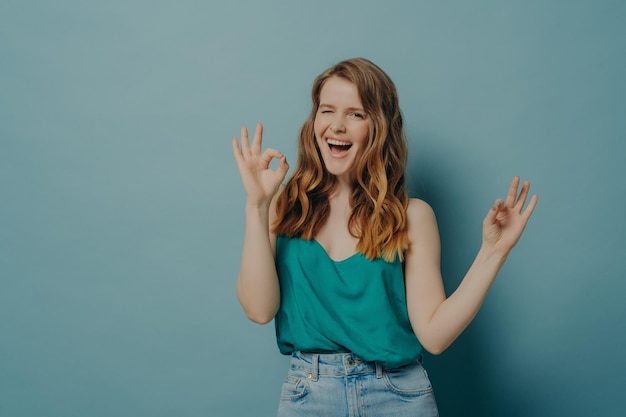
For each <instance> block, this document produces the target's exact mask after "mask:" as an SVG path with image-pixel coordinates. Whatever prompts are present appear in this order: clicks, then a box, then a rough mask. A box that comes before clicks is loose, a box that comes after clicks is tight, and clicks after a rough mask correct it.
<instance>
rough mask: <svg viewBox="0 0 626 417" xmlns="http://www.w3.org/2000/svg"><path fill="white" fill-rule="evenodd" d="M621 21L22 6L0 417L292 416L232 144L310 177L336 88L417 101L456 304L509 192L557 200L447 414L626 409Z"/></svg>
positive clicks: (491, 312) (599, 4)
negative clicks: (357, 86)
mask: <svg viewBox="0 0 626 417" xmlns="http://www.w3.org/2000/svg"><path fill="white" fill-rule="evenodd" d="M624 21H626V3H625V2H623V1H609V0H599V1H580V0H574V1H565V0H563V1H522V0H517V1H486V0H480V1H471V2H469V1H462V0H456V1H440V2H430V1H408V0H407V1H390V2H382V1H373V0H360V1H352V0H350V1H334V0H333V1H330V0H319V1H316V2H311V1H287V0H283V1H278V0H276V1H265V2H260V1H259V2H257V1H225V0H220V1H191V0H183V1H176V2H174V1H171V2H167V1H147V0H146V1H139V0H130V1H128V0H125V1H109V2H87V1H78V0H59V1H54V2H50V1H34V0H33V1H16V0H2V1H1V2H0V222H1V227H0V415H1V416H2V417H5V416H6V417H35V416H42V417H43V416H45V417H56V416H59V417H70V416H81V417H82V416H107V417H109V416H133V417H144V416H146V417H148V416H150V417H151V416H245V415H254V416H272V415H274V413H275V409H276V405H277V401H278V396H279V393H280V386H281V383H282V381H283V378H284V375H285V373H286V370H287V359H286V358H285V357H283V356H281V355H280V354H279V353H278V350H277V348H276V346H275V341H274V333H273V326H272V325H268V326H257V325H255V324H252V323H251V322H248V321H247V319H246V318H245V316H244V314H243V312H242V310H241V308H240V306H239V304H238V302H237V299H236V295H235V279H236V275H237V271H238V262H239V256H240V248H241V241H242V235H243V224H242V221H243V205H244V193H243V190H242V187H241V183H240V179H239V177H238V173H237V170H236V167H235V164H234V162H233V160H232V151H231V138H232V136H233V135H238V134H239V128H240V126H241V125H242V124H246V125H248V126H249V127H253V125H254V123H255V122H256V121H257V120H260V121H263V122H264V124H265V133H266V136H265V144H266V145H267V146H272V147H275V148H278V149H281V150H282V151H283V152H284V153H285V154H287V156H288V160H290V162H291V164H292V167H293V166H294V165H295V156H296V137H297V134H298V131H299V128H300V126H301V123H302V122H303V120H304V118H305V117H306V115H307V114H308V111H309V105H310V104H309V90H310V86H311V83H312V81H313V79H314V77H315V76H316V75H317V74H318V73H320V72H321V71H322V70H324V69H325V68H327V67H328V66H330V65H332V64H334V63H335V62H337V61H339V60H342V59H344V58H348V57H354V56H364V57H367V58H369V59H371V60H373V61H374V62H376V63H377V64H378V65H380V66H381V67H382V68H383V69H384V70H386V71H387V72H388V73H389V74H390V76H391V77H392V78H393V79H394V81H395V82H396V85H397V87H398V90H399V93H400V99H401V105H402V108H403V112H404V115H405V120H406V130H407V134H408V137H409V140H410V152H411V154H410V161H409V167H408V172H407V174H408V182H409V188H410V191H411V195H412V196H417V197H421V198H423V199H425V200H426V201H428V202H429V203H430V204H431V205H432V206H433V208H434V209H435V211H436V213H437V216H438V220H439V226H440V231H441V235H442V245H443V246H442V250H443V251H442V258H443V272H444V280H445V285H446V288H447V290H448V292H450V291H452V290H453V289H454V288H456V286H457V285H458V282H459V281H460V279H461V277H462V275H463V273H464V272H465V270H466V269H467V267H468V266H469V264H470V262H471V261H472V259H473V256H474V255H475V253H476V251H477V250H478V247H479V245H480V227H481V221H482V218H483V216H484V214H485V213H486V211H487V210H488V208H489V207H490V205H491V204H492V202H493V201H494V200H495V198H497V197H500V196H504V194H505V192H506V189H507V185H508V183H509V181H510V179H511V178H512V177H513V176H514V175H516V174H519V175H521V176H523V177H524V178H527V179H530V180H531V181H532V183H533V191H534V192H537V193H538V194H539V196H540V198H539V206H538V208H537V210H536V212H535V215H534V216H533V218H532V219H531V222H530V224H529V227H528V229H527V231H526V234H525V235H524V236H523V237H522V239H521V241H520V243H519V245H518V247H517V248H516V249H515V251H514V252H513V253H512V255H511V256H510V257H509V261H508V263H507V264H506V265H505V267H504V269H503V270H502V272H501V274H500V276H499V278H498V280H497V281H496V283H495V284H494V286H493V288H492V291H491V293H490V294H489V296H488V298H487V300H486V302H485V305H484V307H483V309H482V310H481V312H480V313H479V315H478V316H477V318H476V320H475V321H474V322H473V324H472V325H471V326H470V327H469V328H468V330H467V331H466V332H465V333H464V334H463V335H462V336H461V338H460V339H459V340H458V341H457V342H456V343H455V344H454V345H453V346H452V347H451V348H450V349H449V350H447V351H446V352H444V353H443V354H442V355H440V356H437V357H434V356H430V355H427V356H426V367H427V369H428V370H429V373H430V376H431V379H432V381H433V385H434V387H435V393H436V396H437V399H438V402H439V406H440V410H441V414H442V415H443V416H462V415H463V416H466V415H470V416H509V417H511V416H512V417H517V416H520V417H521V416H581V417H582V416H585V417H586V416H591V415H602V416H618V415H623V414H622V413H623V411H624V409H625V408H626V400H624V396H623V390H624V388H625V387H626V376H625V375H626V373H625V371H626V359H625V358H626V355H624V353H623V352H624V351H625V349H626V324H625V323H626V320H625V313H626V307H625V303H624V294H625V291H626V280H624V271H625V270H626V256H625V255H626V251H625V250H624V241H623V239H624V236H626V220H625V219H624V215H623V207H624V205H625V203H626V185H625V184H626V181H624V174H625V173H626V170H625V169H624V166H623V159H624V156H626V141H625V139H626V118H625V117H624V109H625V102H624V100H625V97H626V78H625V77H624V74H626V26H625V25H624Z"/></svg>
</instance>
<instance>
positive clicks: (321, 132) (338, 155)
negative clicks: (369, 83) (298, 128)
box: [313, 77, 369, 182]
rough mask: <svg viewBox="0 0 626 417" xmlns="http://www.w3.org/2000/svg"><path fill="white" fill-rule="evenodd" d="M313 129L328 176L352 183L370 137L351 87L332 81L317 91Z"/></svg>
mask: <svg viewBox="0 0 626 417" xmlns="http://www.w3.org/2000/svg"><path fill="white" fill-rule="evenodd" d="M319 101H320V105H319V107H318V109H317V113H316V115H315V122H314V125H313V129H314V131H315V140H316V142H317V146H318V147H319V149H320V152H321V154H322V159H323V160H324V165H325V166H326V169H327V170H328V172H329V173H331V174H333V175H335V176H337V177H340V178H341V179H345V180H347V181H349V182H352V181H354V171H355V167H356V163H357V161H358V160H359V158H360V157H361V155H363V151H364V150H365V147H366V145H367V140H368V136H369V121H368V116H367V114H365V110H364V109H363V105H362V103H361V99H360V97H359V92H358V89H357V87H356V85H354V84H353V83H351V82H350V81H348V80H345V79H343V78H340V77H331V78H329V79H328V80H326V82H325V83H324V85H323V86H322V90H321V91H320V100H319Z"/></svg>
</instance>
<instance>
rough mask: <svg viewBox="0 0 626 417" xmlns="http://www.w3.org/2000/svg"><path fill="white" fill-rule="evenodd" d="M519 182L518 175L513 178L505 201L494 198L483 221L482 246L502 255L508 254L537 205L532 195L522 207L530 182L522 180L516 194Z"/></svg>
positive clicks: (535, 198)
mask: <svg viewBox="0 0 626 417" xmlns="http://www.w3.org/2000/svg"><path fill="white" fill-rule="evenodd" d="M519 183H520V178H519V177H515V178H513V181H511V186H510V187H509V193H508V195H507V196H506V201H504V200H502V199H498V200H496V202H495V203H494V205H493V207H491V210H489V213H487V216H486V217H485V220H484V221H483V246H484V247H485V248H490V249H492V250H494V251H496V252H498V253H500V254H502V255H503V256H507V255H508V253H509V252H510V251H511V249H513V246H515V244H516V243H517V241H518V240H519V238H520V237H521V236H522V232H523V231H524V228H525V227H526V224H527V223H528V219H530V215H531V214H533V210H534V209H535V206H536V205H537V195H534V196H532V198H531V199H530V202H529V203H528V206H527V207H526V209H524V204H525V203H526V198H527V197H528V190H529V189H530V182H528V181H525V182H524V184H523V185H522V189H521V190H520V193H519V195H518V194H517V189H518V187H519Z"/></svg>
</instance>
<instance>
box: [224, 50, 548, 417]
mask: <svg viewBox="0 0 626 417" xmlns="http://www.w3.org/2000/svg"><path fill="white" fill-rule="evenodd" d="M312 100H313V106H312V110H311V114H310V115H309V118H308V119H307V120H306V122H305V123H304V126H303V127H302V130H301V132H300V138H299V151H298V162H297V166H296V169H295V172H294V174H293V176H292V177H291V178H290V179H289V180H288V181H287V183H286V185H284V186H281V183H282V182H283V180H284V179H285V176H286V174H287V171H288V169H289V166H288V164H287V160H286V158H285V156H284V155H283V154H282V153H280V152H279V151H277V150H274V149H266V150H265V151H263V152H262V134H263V128H262V126H261V124H258V125H257V127H256V131H255V133H254V138H253V140H252V143H251V144H250V143H249V139H248V132H247V130H246V128H245V127H244V128H242V130H241V144H240V143H239V141H238V140H237V138H233V152H234V157H235V161H236V163H237V166H238V169H239V173H240V175H241V179H242V182H243V186H244V189H245V192H246V208H245V235H244V242H243V253H242V259H241V267H240V272H239V277H238V281H237V293H238V296H239V300H240V302H241V305H242V306H243V309H244V311H245V312H246V314H247V316H248V317H249V318H250V319H251V320H252V321H254V322H257V323H261V324H264V323H268V322H270V321H271V320H272V319H274V320H275V325H276V336H277V341H278V346H279V349H280V351H281V352H282V353H283V354H291V355H292V359H291V366H290V370H289V373H288V375H287V378H286V380H285V382H284V384H283V388H282V394H281V400H280V405H279V410H278V415H279V416H290V417H293V416H365V415H366V416H385V417H389V416H436V415H438V413H437V406H436V403H435V399H434V396H433V393H432V387H431V385H430V381H429V380H428V376H427V374H426V372H425V371H424V368H423V367H422V363H421V362H422V361H421V354H422V349H426V350H427V351H428V352H430V353H433V354H439V353H441V352H443V351H444V350H445V349H446V348H447V347H448V346H449V345H450V344H451V343H452V342H453V341H454V340H455V339H456V338H457V337H458V336H459V334H460V333H461V332H462V331H463V330H464V329H465V328H466V327H467V325H468V324H469V323H470V321H471V320H472V319H473V318H474V316H475V315H476V313H477V311H478V309H479V308H480V306H481V304H482V302H483V300H484V298H485V296H486V294H487V292H488V290H489V287H490V286H491V284H492V283H493V281H494V279H495V277H496V275H497V273H498V271H499V270H500V268H501V267H502V265H503V264H504V261H505V260H506V258H507V255H508V254H509V252H510V251H511V249H512V248H513V246H514V245H515V244H516V243H517V241H518V239H519V238H520V236H521V234H522V232H523V230H524V228H525V226H526V224H527V222H528V219H529V218H530V215H531V214H532V212H533V210H534V208H535V205H536V204H537V196H533V197H532V198H531V199H530V202H529V203H528V206H527V207H526V209H524V205H525V203H526V199H527V196H528V192H529V187H530V184H529V183H528V182H525V183H524V184H523V185H522V187H521V190H520V191H519V193H518V189H519V185H520V180H519V178H518V177H515V178H514V179H513V181H512V183H511V186H510V188H509V191H508V195H507V197H506V199H505V200H501V199H498V200H496V202H495V203H494V204H493V206H492V207H491V209H490V210H489V212H488V213H487V215H486V217H485V219H484V221H483V232H482V246H481V248H480V250H479V252H478V254H477V256H476V259H475V261H474V263H473V264H472V266H471V267H470V268H469V270H468V272H467V275H466V276H465V278H464V279H463V281H462V282H461V284H460V285H459V287H458V289H457V290H456V291H455V292H454V293H453V294H452V295H451V296H450V297H448V298H446V295H445V293H444V287H443V283H442V278H441V271H440V264H439V262H440V260H439V257H440V243H439V233H438V229H437V224H436V220H435V216H434V214H433V211H432V209H431V208H430V206H429V205H428V204H427V203H425V202H424V201H421V200H418V199H409V198H408V196H407V194H406V191H405V188H404V183H405V177H404V168H405V163H406V156H407V148H406V142H405V137H404V132H403V127H402V116H401V113H400V108H399V105H398V96H397V93H396V89H395V86H394V84H393V82H392V81H391V79H390V78H389V77H388V76H387V74H385V73H384V72H383V71H382V70H381V69H380V68H379V67H377V66H376V65H374V64H373V63H372V62H370V61H368V60H365V59H362V58H357V59H351V60H347V61H344V62H340V63H338V64H337V65H335V66H333V67H331V68H329V69H328V70H326V71H325V72H323V73H322V74H321V75H320V76H319V77H318V78H317V79H316V80H315V82H314V84H313V89H312ZM273 159H278V161H279V162H278V167H277V168H276V169H270V162H271V161H272V160H273Z"/></svg>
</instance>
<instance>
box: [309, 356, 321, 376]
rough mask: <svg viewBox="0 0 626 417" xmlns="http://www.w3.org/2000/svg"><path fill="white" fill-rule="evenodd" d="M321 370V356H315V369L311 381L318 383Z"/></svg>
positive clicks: (312, 371)
mask: <svg viewBox="0 0 626 417" xmlns="http://www.w3.org/2000/svg"><path fill="white" fill-rule="evenodd" d="M319 368H320V355H318V354H317V353H315V354H313V369H312V370H311V381H317V378H318V376H319Z"/></svg>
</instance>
